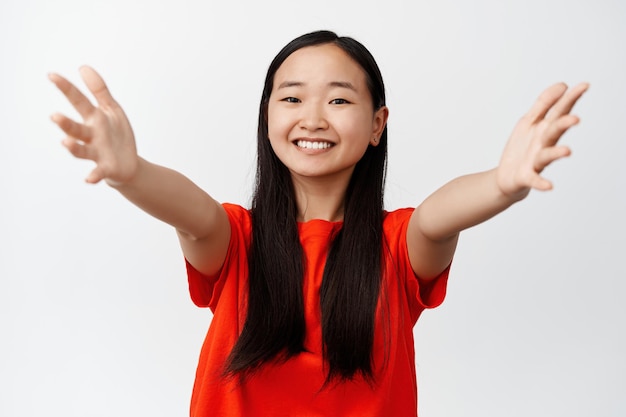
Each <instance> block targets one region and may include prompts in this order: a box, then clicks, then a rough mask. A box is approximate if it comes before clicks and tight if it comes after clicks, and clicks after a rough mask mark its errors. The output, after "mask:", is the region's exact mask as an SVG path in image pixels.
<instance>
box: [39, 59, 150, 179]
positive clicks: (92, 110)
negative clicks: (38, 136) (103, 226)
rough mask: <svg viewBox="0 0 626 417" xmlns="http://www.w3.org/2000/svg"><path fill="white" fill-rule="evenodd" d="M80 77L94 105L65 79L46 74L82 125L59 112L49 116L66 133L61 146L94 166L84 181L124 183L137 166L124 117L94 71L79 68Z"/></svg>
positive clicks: (137, 161)
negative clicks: (90, 94)
mask: <svg viewBox="0 0 626 417" xmlns="http://www.w3.org/2000/svg"><path fill="white" fill-rule="evenodd" d="M80 75H81V77H82V79H83V81H84V82H85V84H86V85H87V88H88V89H89V91H91V93H92V94H93V95H94V97H95V98H96V101H97V103H98V106H97V107H96V106H94V105H93V104H92V103H91V102H90V101H89V99H88V98H87V97H85V95H84V94H83V93H81V92H80V90H79V89H78V88H76V87H75V86H74V85H73V84H72V83H70V82H69V81H67V80H66V79H65V78H63V77H61V76H60V75H57V74H50V75H49V78H50V80H51V81H52V82H53V83H54V84H55V85H56V86H57V88H58V89H59V90H61V92H62V93H63V94H64V95H65V97H67V99H68V100H69V102H70V103H71V104H72V106H74V108H75V109H76V111H78V113H79V114H80V116H81V117H82V119H83V123H78V122H75V121H74V120H71V119H69V118H68V117H66V116H64V115H62V114H59V113H55V114H53V115H52V116H51V119H52V121H53V122H54V123H56V124H57V125H58V126H59V128H61V130H63V132H65V133H66V134H67V137H66V138H65V139H63V142H62V143H63V145H64V146H65V147H66V148H67V149H68V150H69V151H70V152H71V153H72V155H74V156H75V157H77V158H80V159H90V160H92V161H94V162H95V163H96V167H95V168H94V169H93V170H92V171H91V173H90V174H89V175H88V176H87V178H86V179H85V181H86V182H88V183H91V184H95V183H97V182H99V181H100V180H103V179H104V180H105V181H106V182H107V183H108V184H109V185H113V186H115V185H121V184H124V183H126V182H128V181H130V180H131V179H132V178H133V176H134V175H135V173H136V171H137V167H138V163H139V157H138V155H137V149H136V145H135V138H134V135H133V131H132V128H131V126H130V123H129V121H128V118H127V117H126V115H125V114H124V111H123V110H122V108H121V107H120V106H119V104H117V102H116V101H115V100H114V99H113V97H112V96H111V93H110V92H109V90H108V88H107V86H106V84H105V83H104V80H103V79H102V77H100V75H98V73H97V72H96V71H95V70H93V69H92V68H90V67H86V66H85V67H81V68H80Z"/></svg>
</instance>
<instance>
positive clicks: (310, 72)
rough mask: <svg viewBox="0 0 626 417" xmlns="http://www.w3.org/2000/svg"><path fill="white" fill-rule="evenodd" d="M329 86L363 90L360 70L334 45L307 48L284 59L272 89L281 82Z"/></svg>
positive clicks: (363, 84)
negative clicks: (348, 85)
mask: <svg viewBox="0 0 626 417" xmlns="http://www.w3.org/2000/svg"><path fill="white" fill-rule="evenodd" d="M285 81H287V82H291V81H293V82H302V83H304V84H309V83H310V84H315V83H319V84H328V83H329V82H335V81H341V82H350V83H352V84H353V85H354V86H355V87H357V88H358V89H359V90H361V91H363V92H365V90H362V89H363V88H365V89H366V75H365V71H363V68H361V66H360V65H359V64H358V63H357V62H356V61H355V60H354V59H352V58H351V57H350V56H349V55H348V54H347V53H346V52H344V51H343V50H342V49H341V48H340V47H338V46H337V45H334V44H324V45H316V46H307V47H304V48H301V49H298V50H297V51H295V52H294V53H292V54H291V55H289V56H288V57H287V59H285V61H284V62H283V63H282V65H281V66H280V67H279V68H278V70H277V71H276V74H275V75H274V88H276V87H277V86H279V85H280V84H281V83H283V82H285Z"/></svg>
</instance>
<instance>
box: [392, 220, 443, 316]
mask: <svg viewBox="0 0 626 417" xmlns="http://www.w3.org/2000/svg"><path fill="white" fill-rule="evenodd" d="M413 210H414V209H412V208H405V209H399V210H396V211H393V212H390V213H387V215H386V217H385V221H384V230H385V235H386V238H387V242H388V245H389V249H390V251H391V253H392V257H393V258H394V263H395V268H396V270H397V272H398V274H399V275H400V279H401V280H403V281H404V288H405V291H406V297H407V303H408V306H409V310H410V314H411V319H412V320H413V323H415V322H416V321H417V319H418V318H419V316H420V314H421V313H422V311H423V310H425V309H430V308H435V307H438V306H439V305H441V303H443V301H444V299H445V297H446V289H447V284H448V275H449V273H450V265H448V267H447V268H446V269H444V270H443V271H442V272H441V273H440V274H439V276H437V277H436V278H434V279H433V280H432V281H429V282H428V283H426V284H424V283H423V282H422V281H420V279H419V278H418V277H417V276H416V275H415V273H414V272H413V267H412V266H411V261H410V260H409V252H408V248H407V243H406V235H407V229H408V225H409V220H410V218H411V214H412V213H413Z"/></svg>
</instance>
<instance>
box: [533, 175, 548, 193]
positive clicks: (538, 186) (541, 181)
mask: <svg viewBox="0 0 626 417" xmlns="http://www.w3.org/2000/svg"><path fill="white" fill-rule="evenodd" d="M530 186H531V187H532V188H534V189H535V190H539V191H549V190H551V189H552V183H551V182H550V181H548V180H547V179H545V178H543V177H542V176H540V175H539V174H537V175H536V176H534V177H533V178H532V180H531V183H530Z"/></svg>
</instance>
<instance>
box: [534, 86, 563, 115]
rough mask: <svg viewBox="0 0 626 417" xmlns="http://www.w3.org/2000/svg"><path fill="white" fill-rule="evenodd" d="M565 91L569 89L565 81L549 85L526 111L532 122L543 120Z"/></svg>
mask: <svg viewBox="0 0 626 417" xmlns="http://www.w3.org/2000/svg"><path fill="white" fill-rule="evenodd" d="M565 91H567V85H565V83H558V84H554V85H553V86H551V87H548V88H547V89H545V90H544V91H543V92H542V93H541V94H540V95H539V97H538V98H537V100H536V101H535V104H533V106H532V107H531V108H530V110H529V111H528V113H526V117H527V118H528V119H529V121H530V122H531V123H535V122H537V121H539V120H542V119H543V118H544V117H545V116H546V114H547V113H548V110H550V108H551V107H552V106H553V105H554V104H555V103H556V102H557V101H558V100H559V99H560V98H561V97H562V96H563V94H565Z"/></svg>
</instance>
